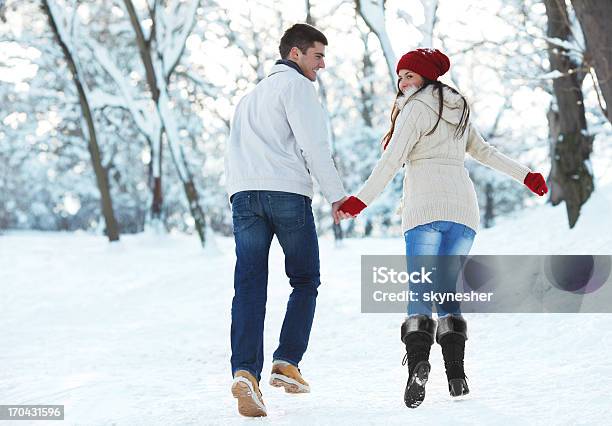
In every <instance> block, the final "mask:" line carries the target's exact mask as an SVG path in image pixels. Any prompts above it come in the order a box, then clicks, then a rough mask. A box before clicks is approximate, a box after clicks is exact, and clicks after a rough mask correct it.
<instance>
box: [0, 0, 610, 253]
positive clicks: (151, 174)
mask: <svg viewBox="0 0 612 426" xmlns="http://www.w3.org/2000/svg"><path fill="white" fill-rule="evenodd" d="M610 16H612V3H610V2H609V1H605V0H599V1H580V0H574V1H571V2H570V1H563V0H543V1H536V0H527V1H517V0H510V1H497V0H488V1H486V2H479V1H462V2H454V1H450V0H441V1H438V0H420V1H418V0H412V1H405V0H404V1H400V0H387V1H382V0H378V1H369V0H365V1H359V0H357V1H354V2H353V1H337V0H335V1H334V0H332V1H316V0H315V1H308V0H307V1H299V0H291V1H289V0H286V1H273V0H271V1H264V0H252V1H248V2H247V1H235V2H217V1H214V0H167V1H165V0H114V1H110V0H109V1H101V0H82V1H77V0H42V1H29V0H25V1H24V0H0V231H1V230H2V229H36V230H67V231H74V230H77V229H82V230H87V231H89V232H92V233H97V234H99V235H102V234H105V235H107V237H108V238H109V239H110V240H116V239H119V238H120V235H121V234H128V233H139V232H143V231H144V230H147V229H155V230H160V231H163V230H166V231H168V232H185V233H192V234H195V235H198V236H199V238H200V239H201V240H202V244H206V241H207V239H206V237H207V235H210V234H209V232H210V231H211V230H212V231H213V232H215V233H218V234H221V235H231V232H232V228H231V226H232V225H231V212H230V209H229V204H228V201H227V196H226V193H225V186H224V176H223V153H224V145H225V142H226V140H227V138H228V135H229V126H230V120H231V116H232V110H233V107H234V106H235V105H236V104H237V102H238V100H239V99H240V98H241V97H242V96H243V95H244V94H245V93H246V92H248V91H249V90H251V89H252V88H253V86H254V85H255V84H257V82H258V81H260V80H261V79H262V78H264V77H265V76H266V73H267V71H268V70H269V69H270V67H271V66H272V64H273V63H274V62H275V60H276V59H278V42H279V40H280V37H281V35H282V33H283V32H284V30H285V29H286V28H288V27H289V26H290V25H292V24H293V23H295V22H309V23H311V24H313V25H315V26H317V27H318V28H319V29H321V30H322V31H323V32H324V33H325V34H326V36H327V38H328V40H329V46H328V47H327V52H326V64H327V68H326V69H325V70H324V71H323V72H321V73H320V76H319V81H318V82H317V86H318V90H319V93H320V96H321V101H322V103H323V105H324V107H325V109H326V111H327V113H328V117H329V133H330V142H331V145H332V148H333V152H334V157H335V161H336V164H337V167H338V169H339V171H340V173H341V176H342V178H343V180H344V183H345V186H346V188H347V191H349V192H355V191H356V190H357V189H358V188H359V187H360V185H361V184H362V183H363V182H364V180H365V179H366V178H367V176H368V175H369V173H370V171H371V170H372V168H373V166H374V164H375V162H376V160H377V158H378V157H379V155H380V150H379V141H380V138H381V137H382V135H383V134H384V133H385V132H386V131H387V129H388V125H389V115H390V111H391V105H392V102H393V99H394V97H395V78H396V77H395V71H394V69H395V63H396V61H397V59H398V58H399V57H400V56H401V55H402V54H403V53H405V52H407V51H408V50H412V49H414V48H417V47H429V46H433V47H437V48H440V49H441V50H443V51H444V52H446V53H447V54H448V56H449V57H450V59H451V71H450V72H449V73H448V74H447V75H446V76H444V77H443V78H442V80H443V81H444V82H446V83H448V84H450V85H452V86H454V87H456V88H457V89H458V90H459V91H460V92H461V93H463V94H464V95H465V96H466V97H467V98H468V100H469V101H470V103H471V106H472V119H473V120H474V122H475V123H476V125H477V127H478V128H479V129H480V131H481V133H482V134H483V136H484V137H485V139H486V140H488V141H489V142H490V143H491V144H493V145H495V146H497V147H498V148H499V149H500V150H501V151H502V152H504V153H506V154H507V155H509V156H511V157H513V158H515V159H517V160H519V161H521V162H522V163H524V164H526V165H527V166H529V167H530V168H532V169H534V170H536V171H539V172H541V173H543V174H544V175H545V177H547V183H548V186H549V188H550V192H549V194H548V195H547V196H546V197H543V198H542V199H536V197H534V196H533V195H532V194H531V193H530V192H529V191H528V190H527V189H526V188H525V187H523V186H521V185H518V184H517V183H516V182H514V181H512V180H511V179H510V178H508V177H506V176H502V175H500V174H499V173H497V172H494V171H492V170H490V169H488V168H486V167H484V166H482V165H479V164H477V163H476V162H474V161H472V160H469V161H467V163H466V167H467V168H468V170H469V172H470V175H471V177H472V179H473V180H474V182H475V185H476V188H477V192H478V197H479V202H480V206H481V209H482V212H481V213H482V215H481V217H482V222H483V223H482V225H483V226H484V227H485V228H488V227H493V226H494V225H495V222H496V219H497V218H498V217H500V216H504V215H508V214H511V213H512V212H514V211H517V210H519V209H524V208H528V207H530V206H533V205H534V204H542V203H551V204H553V205H557V206H558V207H557V208H558V209H566V211H567V213H566V214H567V224H566V226H567V227H573V226H574V225H575V224H576V223H577V221H580V209H581V207H582V206H583V205H584V204H585V203H588V202H589V199H590V196H591V194H592V192H593V191H598V188H599V187H601V186H603V185H605V184H607V183H609V182H611V181H612V171H611V166H612V146H611V144H610V142H611V141H612V129H611V125H610V121H611V112H610V110H609V109H606V105H609V104H610V102H612V80H611V78H612V28H611V27H610V26H609V17H610ZM400 192H401V176H400V174H398V176H396V179H395V180H394V182H393V184H392V185H390V186H389V188H387V191H385V193H384V194H383V196H382V197H381V198H380V199H378V200H377V202H376V203H374V205H373V206H372V207H371V208H369V209H367V210H366V212H364V214H363V218H362V219H361V220H358V221H348V222H345V223H343V224H342V225H341V226H342V228H341V229H339V228H335V229H334V225H333V222H332V219H331V215H330V214H329V212H330V205H329V204H328V203H327V202H326V201H325V200H324V199H323V198H322V196H321V195H320V193H316V194H315V198H314V200H313V201H314V202H313V208H314V210H315V215H316V218H317V222H318V223H317V227H318V231H319V233H320V234H326V233H329V234H330V235H331V234H332V230H333V231H335V232H333V235H334V236H335V237H336V238H340V237H341V236H342V235H344V236H387V235H394V236H397V235H400V233H399V224H400V217H399V216H398V215H396V214H395V210H396V207H397V204H398V202H399V199H400Z"/></svg>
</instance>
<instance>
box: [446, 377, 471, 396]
mask: <svg viewBox="0 0 612 426" xmlns="http://www.w3.org/2000/svg"><path fill="white" fill-rule="evenodd" d="M448 391H449V393H450V395H451V396H452V397H453V398H456V397H458V396H463V395H467V394H468V393H470V389H469V388H468V387H467V383H464V381H463V380H462V379H451V380H449V382H448Z"/></svg>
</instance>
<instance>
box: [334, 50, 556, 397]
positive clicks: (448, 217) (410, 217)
mask: <svg viewBox="0 0 612 426" xmlns="http://www.w3.org/2000/svg"><path fill="white" fill-rule="evenodd" d="M449 68H450V61H449V59H448V57H447V56H446V55H444V54H443V53H442V52H440V51H439V50H437V49H416V50H413V51H411V52H408V53H406V54H405V55H404V56H402V58H401V59H400V61H399V63H398V64H397V69H396V71H397V75H398V78H399V79H398V93H397V96H396V99H395V103H394V105H393V109H392V111H391V128H390V130H389V132H388V133H387V134H386V135H385V136H384V138H383V140H382V148H383V154H382V156H381V158H380V159H379V161H378V163H377V164H376V166H375V167H374V170H373V171H372V173H371V174H370V177H369V178H368V180H367V181H366V182H365V184H364V185H363V187H362V188H361V190H360V191H359V192H358V194H357V195H356V196H351V197H349V199H347V201H345V202H344V203H343V204H342V206H341V207H340V209H339V212H338V213H337V215H336V217H335V220H336V221H337V222H339V221H340V220H341V219H346V218H350V217H355V216H356V215H358V214H359V213H360V212H361V211H362V210H363V209H364V208H366V207H367V206H368V205H370V204H371V203H372V202H373V201H374V199H375V198H376V197H377V196H378V195H379V194H380V193H381V192H382V191H383V190H384V188H385V187H386V185H387V184H388V183H389V181H390V180H391V179H392V178H393V176H394V175H395V173H396V172H397V171H398V170H399V169H400V168H401V167H402V165H404V164H405V165H406V168H405V169H406V170H405V175H404V182H403V197H402V203H401V212H402V229H403V231H404V237H405V241H406V256H407V259H408V271H412V270H414V269H415V262H416V260H415V259H414V258H412V256H421V255H467V254H468V253H469V251H470V249H471V247H472V243H473V241H474V237H475V235H476V230H477V229H478V224H479V222H480V217H479V216H480V215H479V208H478V202H477V199H476V192H475V190H474V185H473V183H472V181H471V179H470V177H469V175H468V173H467V170H466V169H465V167H464V164H463V161H464V157H465V153H466V152H468V153H469V154H470V155H471V156H472V157H473V158H475V159H476V160H478V161H479V162H481V163H483V164H485V165H487V166H489V167H492V168H494V169H496V170H498V171H500V172H502V173H505V174H507V175H508V176H510V177H512V178H513V179H515V180H517V181H519V182H521V183H524V184H525V185H526V186H527V187H528V188H529V189H530V190H531V191H533V192H534V193H536V194H538V195H540V196H542V195H544V194H545V193H546V192H547V191H548V188H547V187H546V183H545V181H544V177H543V176H542V175H541V174H540V173H533V172H532V171H531V170H530V169H529V168H528V167H525V166H523V165H522V164H519V163H517V162H516V161H514V160H512V159H510V158H508V157H506V156H505V155H503V154H502V153H500V152H499V151H498V150H497V149H496V148H494V147H493V146H491V145H489V144H488V143H487V142H485V141H484V140H483V139H482V137H481V136H480V134H478V132H477V131H476V129H474V127H473V126H472V124H471V122H470V108H469V106H468V104H467V101H466V100H465V98H464V97H463V96H462V95H461V94H460V93H458V92H457V91H456V90H454V89H452V88H451V87H449V86H447V85H446V84H444V83H442V82H440V81H438V78H439V77H440V76H441V75H443V74H445V73H446V72H447V71H448V69H449ZM453 258H454V259H459V256H454V257H453ZM439 259H442V258H439ZM458 266H459V268H460V267H461V265H458ZM455 272H458V270H457V269H455ZM451 278H452V275H451ZM455 278H456V275H455ZM454 283H455V281H454V279H450V278H448V277H447V278H446V280H441V282H439V283H438V284H437V286H438V287H436V290H440V287H441V289H442V290H443V291H447V292H448V291H453V287H454ZM410 287H411V288H410V290H411V291H414V292H415V293H416V294H417V295H419V296H420V295H421V294H422V292H423V291H424V290H425V288H423V287H425V286H424V285H423V284H415V285H412V284H411V285H410ZM413 287H414V288H413ZM415 299H418V300H417V301H414V302H413V301H412V300H411V301H410V302H409V304H408V317H407V318H406V320H405V321H404V323H403V324H402V327H401V337H402V342H403V343H404V344H405V345H406V356H405V357H404V362H403V363H402V364H405V363H406V362H407V363H408V383H407V385H406V390H405V393H404V401H405V403H406V405H407V406H408V407H411V408H416V407H418V406H419V405H420V404H421V402H423V399H424V398H425V384H426V383H427V379H428V375H429V371H430V368H431V366H430V364H429V352H430V349H431V346H432V344H433V342H434V340H435V341H436V342H437V343H439V344H440V346H441V347H442V354H443V357H444V365H445V369H446V376H447V379H448V385H449V392H450V394H451V396H459V395H465V394H467V393H468V392H469V389H468V386H467V382H466V378H465V373H464V368H463V358H464V349H465V341H466V340H467V324H466V321H465V319H464V318H463V317H462V315H461V311H460V309H459V305H458V304H456V303H455V304H450V303H447V304H442V305H440V304H436V309H437V313H438V321H437V330H436V322H435V321H434V320H433V318H432V304H431V302H430V303H425V302H424V301H423V300H422V297H417V298H415Z"/></svg>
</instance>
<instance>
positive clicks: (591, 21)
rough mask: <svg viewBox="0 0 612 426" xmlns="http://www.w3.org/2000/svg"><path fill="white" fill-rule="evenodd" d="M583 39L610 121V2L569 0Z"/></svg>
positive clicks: (587, 57) (611, 48)
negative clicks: (578, 22)
mask: <svg viewBox="0 0 612 426" xmlns="http://www.w3.org/2000/svg"><path fill="white" fill-rule="evenodd" d="M572 6H573V7H574V10H575V11H576V16H577V17H578V21H580V26H581V27H582V32H583V33H584V38H585V41H586V54H585V56H586V58H585V63H586V65H587V66H588V67H589V68H590V67H593V68H594V69H595V74H597V81H598V83H599V88H600V90H601V94H602V96H603V98H604V100H605V101H606V108H605V109H603V106H602V109H603V111H604V114H605V115H606V117H607V118H608V121H610V122H611V123H612V107H611V106H612V31H611V30H610V20H611V19H612V1H610V0H572Z"/></svg>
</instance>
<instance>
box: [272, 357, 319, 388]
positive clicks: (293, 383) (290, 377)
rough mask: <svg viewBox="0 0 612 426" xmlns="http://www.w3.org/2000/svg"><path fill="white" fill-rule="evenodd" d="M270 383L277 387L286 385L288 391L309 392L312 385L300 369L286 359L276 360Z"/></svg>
mask: <svg viewBox="0 0 612 426" xmlns="http://www.w3.org/2000/svg"><path fill="white" fill-rule="evenodd" d="M270 384H271V385H272V386H274V387H276V388H280V387H284V388H285V392H288V393H308V392H310V385H309V384H308V383H307V382H306V380H304V379H303V378H302V374H301V373H300V370H298V368H297V367H296V366H294V365H292V364H289V363H288V362H285V361H274V363H273V364H272V374H271V375H270Z"/></svg>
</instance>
